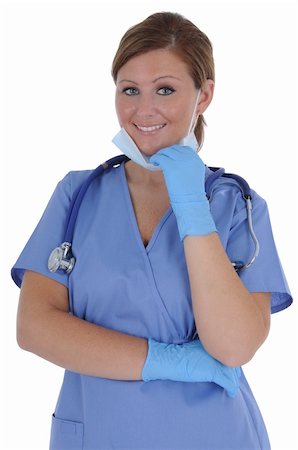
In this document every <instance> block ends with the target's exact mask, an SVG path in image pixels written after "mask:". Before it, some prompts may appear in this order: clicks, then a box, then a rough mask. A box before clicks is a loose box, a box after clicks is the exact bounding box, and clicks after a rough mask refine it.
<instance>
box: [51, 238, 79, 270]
mask: <svg viewBox="0 0 298 450" xmlns="http://www.w3.org/2000/svg"><path fill="white" fill-rule="evenodd" d="M70 247H71V244H70V243H69V242H63V244H61V245H60V247H56V248H54V250H53V251H52V252H51V254H50V256H49V259H48V269H49V271H50V272H56V271H57V270H58V269H62V270H65V272H66V273H67V274H69V273H70V272H71V271H72V269H73V267H74V264H75V257H74V256H73V255H72V254H71V250H70Z"/></svg>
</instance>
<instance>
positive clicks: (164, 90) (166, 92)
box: [157, 87, 175, 95]
mask: <svg viewBox="0 0 298 450" xmlns="http://www.w3.org/2000/svg"><path fill="white" fill-rule="evenodd" d="M173 92H175V90H174V89H172V88H170V87H162V88H160V89H158V91H157V93H158V94H159V95H171V94H172V93H173Z"/></svg>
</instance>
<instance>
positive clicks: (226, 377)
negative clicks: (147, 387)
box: [142, 338, 241, 397]
mask: <svg viewBox="0 0 298 450" xmlns="http://www.w3.org/2000/svg"><path fill="white" fill-rule="evenodd" d="M240 376H241V370H240V368H239V367H235V368H234V367H228V366H225V365H224V364H222V363H221V362H219V361H217V360H216V359H214V358H213V357H212V356H211V355H209V353H207V352H206V350H205V349H204V347H203V346H202V344H201V342H200V341H199V340H198V339H195V340H193V341H190V342H186V343H185V344H165V343H162V342H157V341H155V340H154V339H151V338H149V339H148V354H147V358H146V361H145V364H144V367H143V370H142V379H143V381H152V380H172V381H184V382H200V381H201V382H213V383H216V384H217V385H219V386H221V387H222V388H224V389H225V390H226V391H227V394H228V395H229V396H230V397H235V396H236V395H237V393H238V390H239V378H240Z"/></svg>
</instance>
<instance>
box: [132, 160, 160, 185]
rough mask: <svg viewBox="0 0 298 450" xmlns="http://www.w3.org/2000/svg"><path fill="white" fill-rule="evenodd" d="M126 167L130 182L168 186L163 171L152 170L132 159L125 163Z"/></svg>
mask: <svg viewBox="0 0 298 450" xmlns="http://www.w3.org/2000/svg"><path fill="white" fill-rule="evenodd" d="M124 169H125V173H126V177H127V181H128V182H130V183H133V184H136V185H139V186H147V187H151V188H160V189H163V188H166V184H165V179H164V175H163V172H162V171H156V172H151V171H150V170H148V169H145V168H144V167H142V166H140V165H139V164H136V163H135V162H134V161H132V160H130V161H128V162H126V163H125V164H124Z"/></svg>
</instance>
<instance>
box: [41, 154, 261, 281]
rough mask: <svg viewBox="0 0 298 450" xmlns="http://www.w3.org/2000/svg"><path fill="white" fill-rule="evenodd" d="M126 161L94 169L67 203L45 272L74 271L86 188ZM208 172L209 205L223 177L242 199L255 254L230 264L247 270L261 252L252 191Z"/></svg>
mask: <svg viewBox="0 0 298 450" xmlns="http://www.w3.org/2000/svg"><path fill="white" fill-rule="evenodd" d="M129 160H130V158H129V157H128V156H126V155H118V156H115V157H113V158H111V159H109V160H107V161H105V162H103V163H102V164H100V165H99V166H98V167H96V169H94V170H92V172H91V173H90V174H89V176H88V177H87V178H86V180H85V181H84V182H83V184H82V185H81V186H79V188H78V189H77V191H76V192H75V193H74V195H73V197H72V200H71V203H70V206H69V210H68V215H67V219H66V223H67V226H66V231H65V236H64V241H63V243H62V244H61V245H60V247H56V248H55V249H54V250H53V251H52V252H51V254H50V257H49V261H48V268H49V270H50V271H51V272H56V271H57V270H58V269H62V270H64V271H65V272H66V273H67V274H69V273H70V272H71V271H72V269H73V267H74V264H75V258H74V256H73V254H72V249H71V246H72V240H73V235H74V230H75V224H76V220H77V216H78V213H79V209H80V207H81V204H82V201H83V199H84V196H85V194H86V191H87V189H88V187H89V186H90V184H91V183H92V182H93V180H94V179H95V178H97V177H99V176H100V175H102V174H103V172H104V171H105V170H109V169H111V168H112V167H114V166H116V165H120V164H121V163H122V162H124V161H125V162H126V161H129ZM209 169H210V170H211V171H212V172H213V173H212V174H211V175H210V176H209V177H208V178H207V180H206V183H205V190H206V196H207V198H208V200H209V201H211V197H212V185H213V183H214V181H215V180H216V179H218V178H219V177H221V176H222V177H225V178H230V179H233V180H235V181H236V182H237V184H238V186H239V188H240V190H241V193H242V197H243V199H244V201H245V203H246V210H247V220H248V228H249V233H250V236H251V238H252V240H253V242H254V245H255V250H254V253H253V255H252V257H251V258H250V260H249V261H248V262H247V263H245V264H244V263H242V262H236V263H232V264H233V266H234V268H235V270H236V271H237V272H238V273H239V272H240V271H242V270H244V269H247V268H248V267H250V266H251V265H252V264H253V263H254V261H255V259H256V258H257V256H258V254H259V248H260V246H259V242H258V239H257V237H256V234H255V232H254V228H253V222H252V208H253V207H252V196H251V189H250V187H249V184H248V183H247V181H246V180H244V178H242V177H240V176H239V175H235V174H231V173H225V171H224V169H223V168H218V167H209Z"/></svg>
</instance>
